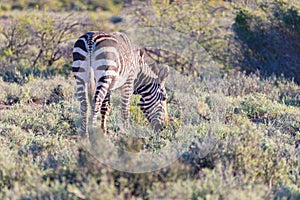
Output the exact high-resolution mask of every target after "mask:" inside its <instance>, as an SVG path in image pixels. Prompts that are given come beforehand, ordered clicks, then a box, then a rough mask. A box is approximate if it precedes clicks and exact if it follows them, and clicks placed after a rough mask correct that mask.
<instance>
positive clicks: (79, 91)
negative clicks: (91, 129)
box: [76, 77, 88, 137]
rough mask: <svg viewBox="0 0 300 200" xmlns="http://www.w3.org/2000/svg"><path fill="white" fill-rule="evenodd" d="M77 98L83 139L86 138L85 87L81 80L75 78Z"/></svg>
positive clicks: (86, 110)
mask: <svg viewBox="0 0 300 200" xmlns="http://www.w3.org/2000/svg"><path fill="white" fill-rule="evenodd" d="M76 84H77V96H78V100H79V101H80V114H81V118H82V123H81V131H82V133H81V135H82V136H83V137H88V113H87V112H88V102H87V101H88V97H87V91H86V85H85V83H84V81H83V80H81V79H80V78H78V77H77V80H76Z"/></svg>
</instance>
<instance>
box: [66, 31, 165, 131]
mask: <svg viewBox="0 0 300 200" xmlns="http://www.w3.org/2000/svg"><path fill="white" fill-rule="evenodd" d="M143 57H144V54H143V51H141V50H140V49H138V48H135V47H134V46H133V44H132V43H131V42H130V40H129V39H128V37H127V36H126V35H125V34H123V33H118V32H116V33H109V34H108V33H104V32H88V33H86V34H85V35H83V36H81V37H80V38H79V39H78V40H77V41H76V43H75V45H74V49H73V66H72V70H73V74H74V76H75V78H76V83H77V95H78V98H79V100H80V107H81V115H82V118H83V121H82V129H83V131H84V133H85V134H86V135H87V136H88V129H87V125H88V123H89V121H90V122H92V124H93V125H96V123H97V116H98V114H99V112H100V111H101V115H102V128H103V129H104V131H105V130H106V118H107V116H108V114H109V111H110V91H112V90H115V89H120V91H121V104H122V118H123V120H124V121H125V123H126V121H127V119H128V118H129V104H130V97H131V95H132V94H133V93H135V94H139V95H141V102H140V104H139V105H140V108H141V109H142V111H143V112H144V114H145V116H146V117H147V119H148V120H149V121H150V122H151V124H152V125H153V127H154V128H155V129H160V128H161V127H162V126H163V124H164V121H165V120H166V115H167V110H166V93H165V87H164V81H165V79H166V77H167V76H168V72H169V69H168V67H164V68H162V69H160V70H152V69H151V68H150V67H149V66H148V65H147V64H146V63H145V61H144V58H143ZM155 71H157V72H155ZM89 103H91V109H92V115H91V116H90V117H88V116H89V115H88V107H89Z"/></svg>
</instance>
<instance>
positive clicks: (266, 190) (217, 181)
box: [0, 71, 300, 199]
mask: <svg viewBox="0 0 300 200" xmlns="http://www.w3.org/2000/svg"><path fill="white" fill-rule="evenodd" d="M179 77H181V75H179V74H178V73H177V72H173V71H172V73H171V75H170V77H169V82H168V84H167V87H168V88H172V89H169V93H170V94H171V93H172V92H173V93H172V95H174V97H173V100H172V101H171V102H169V104H170V105H172V104H173V105H174V106H170V107H169V108H170V109H169V111H170V113H171V115H173V116H171V117H172V118H173V122H172V123H173V124H174V123H175V122H177V123H178V124H177V126H178V127H181V128H184V130H187V127H188V126H190V127H191V128H192V129H190V130H195V131H192V132H189V134H188V135H186V132H182V133H180V131H179V132H175V135H174V134H171V135H170V134H169V135H168V133H172V130H173V131H174V129H172V128H168V129H167V130H166V131H164V132H162V133H161V140H162V141H163V142H162V143H160V145H161V146H155V145H154V144H155V140H153V138H152V139H151V137H150V135H147V134H146V135H144V138H145V140H144V141H143V142H144V143H146V144H148V149H146V150H145V151H153V150H155V149H156V150H157V148H158V149H159V148H163V147H164V142H168V141H169V140H172V139H174V138H176V137H178V138H181V139H182V136H184V137H187V136H188V138H189V139H191V140H192V139H193V143H191V145H190V146H189V148H188V149H186V150H184V151H183V152H182V153H183V155H182V156H181V157H180V158H179V160H177V161H175V162H173V163H171V164H170V165H169V166H168V167H166V168H162V169H160V170H158V171H154V172H146V173H140V174H130V173H126V172H121V171H117V170H113V169H111V168H110V167H108V166H105V165H103V164H102V163H101V162H99V161H97V159H95V157H94V156H93V155H92V154H90V153H89V152H88V151H86V150H85V148H84V147H83V146H82V144H81V143H80V142H79V141H80V140H79V138H78V137H77V136H76V134H77V131H78V124H80V118H79V114H78V113H77V112H78V107H76V106H78V105H77V103H76V100H75V99H74V98H73V95H74V87H73V86H74V84H73V83H74V80H73V79H72V78H67V79H65V78H62V77H55V78H54V79H53V80H47V84H46V83H45V80H41V79H36V80H34V81H32V82H29V83H27V84H24V85H22V86H18V85H14V84H12V83H5V82H1V84H0V86H1V88H3V90H2V91H4V92H3V93H2V96H1V102H2V104H5V105H9V107H8V108H5V109H1V110H0V113H1V115H0V140H1V145H0V148H1V152H2V153H1V154H0V158H1V159H0V166H1V168H0V169H1V171H0V185H1V189H0V196H1V198H4V199H5V198H17V199H28V198H30V199H34V198H38V199H49V198H50V199H65V198H72V199H106V198H117V199H128V198H132V199H142V198H144V199H152V198H155V199H157V198H161V199H172V198H186V197H187V198H190V199H216V198H226V199H227V198H230V199H231V198H233V199H236V198H239V197H240V195H243V196H244V197H245V198H254V197H255V198H256V199H266V198H267V199H268V198H275V199H276V198H290V199H297V198H299V197H300V191H299V186H300V181H299V178H298V177H299V170H300V169H299V153H300V152H299V148H298V147H297V148H296V146H297V142H298V141H300V132H299V130H300V123H299V122H300V107H299V104H290V103H287V99H288V100H289V101H292V102H298V101H299V97H298V96H297V93H298V91H299V86H298V85H296V84H294V83H292V82H288V81H284V80H278V79H272V80H271V79H270V80H269V79H268V80H265V79H261V78H259V76H257V75H251V76H247V75H245V74H243V73H240V74H238V75H235V76H230V75H229V76H226V77H223V78H221V77H219V78H215V79H213V80H210V81H206V80H203V81H199V80H195V79H191V78H186V79H182V81H181V82H172V81H171V80H173V79H178V78H179ZM237 77H238V78H237ZM191 81H193V83H194V85H193V86H191V87H190V88H186V87H183V86H184V85H186V83H188V82H191ZM236 82H239V83H241V84H236ZM258 83H260V84H258ZM215 84H218V85H219V88H217V89H215V88H216V87H215ZM235 84H236V85H235ZM59 85H60V86H59ZM252 85H256V87H258V88H253V87H251V86H252ZM60 87H61V88H63V89H62V90H61V93H59V92H57V91H60V90H58V89H57V88H60ZM195 88H198V89H197V90H195ZM212 89H215V90H216V91H213V90H212ZM192 91H195V92H194V93H193V95H189V96H186V98H185V101H180V98H182V96H181V95H184V94H186V93H184V92H192ZM9 96H11V99H14V98H13V97H18V98H19V99H18V101H9V100H8V99H9ZM34 99H39V101H37V100H34ZM112 100H113V102H112V108H113V111H112V113H111V115H110V119H109V130H110V133H111V136H112V140H116V139H118V138H119V137H120V135H121V136H124V135H122V134H120V135H119V137H117V135H118V134H117V133H118V130H119V129H117V128H116V127H115V126H119V124H118V120H119V119H118V112H119V110H118V104H117V103H118V101H119V100H118V95H117V93H114V95H113V96H112ZM135 101H136V100H134V101H133V102H132V107H131V110H132V111H133V112H132V114H131V120H132V123H133V126H132V127H131V129H130V130H131V131H141V130H142V131H147V130H148V128H147V127H148V124H147V123H145V121H144V119H143V120H142V119H141V118H142V116H141V113H140V112H139V110H138V109H137V108H136V107H135ZM180 102H181V103H182V105H181V109H180V108H179V107H178V105H179V103H180ZM198 102H201V106H200V107H199V103H198ZM197 106H198V107H197ZM175 108H177V111H176V109H175ZM189 108H190V109H189ZM203 110H204V111H205V112H204V111H203ZM187 118H188V119H187ZM143 121H144V122H143ZM172 123H171V124H172ZM134 124H135V125H134ZM135 126H137V127H136V128H134V127H135ZM138 127H140V128H138ZM115 131H116V133H114V132H115ZM112 133H114V134H112ZM137 133H139V132H137ZM150 133H151V131H150V132H149V134H150ZM173 133H174V132H173ZM182 134H183V135H182ZM181 135H182V136H181ZM123 138H125V143H124V145H125V146H126V145H128V143H127V144H126V138H128V137H126V134H125V137H123ZM123 141H124V140H123ZM153 142H154V143H153ZM118 144H119V145H121V146H122V143H118ZM151 144H152V145H151ZM131 147H132V146H130V144H129V148H128V146H127V150H129V151H130V148H131ZM123 148H124V146H123ZM149 148H150V149H149ZM125 149H126V147H125ZM151 149H152V150H151ZM131 150H132V149H131Z"/></svg>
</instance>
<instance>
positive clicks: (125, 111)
mask: <svg viewBox="0 0 300 200" xmlns="http://www.w3.org/2000/svg"><path fill="white" fill-rule="evenodd" d="M133 81H134V79H133V77H132V76H130V77H129V78H128V79H127V82H126V83H125V84H124V85H123V86H122V87H121V104H122V105H121V107H122V120H123V124H124V127H125V128H128V119H129V114H130V113H129V108H130V99H131V96H132V94H133Z"/></svg>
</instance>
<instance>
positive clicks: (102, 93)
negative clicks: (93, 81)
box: [92, 76, 112, 127]
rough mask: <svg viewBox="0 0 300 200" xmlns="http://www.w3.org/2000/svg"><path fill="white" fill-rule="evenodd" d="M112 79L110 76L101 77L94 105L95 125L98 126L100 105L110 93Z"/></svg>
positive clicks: (93, 117) (93, 118) (93, 119)
mask: <svg viewBox="0 0 300 200" xmlns="http://www.w3.org/2000/svg"><path fill="white" fill-rule="evenodd" d="M111 81H112V79H111V78H110V77H107V76H104V77H101V78H100V80H99V82H98V83H97V89H96V93H95V97H94V98H95V100H94V103H93V106H92V112H93V116H92V121H93V127H96V125H97V118H98V114H99V112H100V107H101V105H102V103H103V101H104V99H105V97H106V95H107V93H108V88H109V86H110V83H111Z"/></svg>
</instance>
